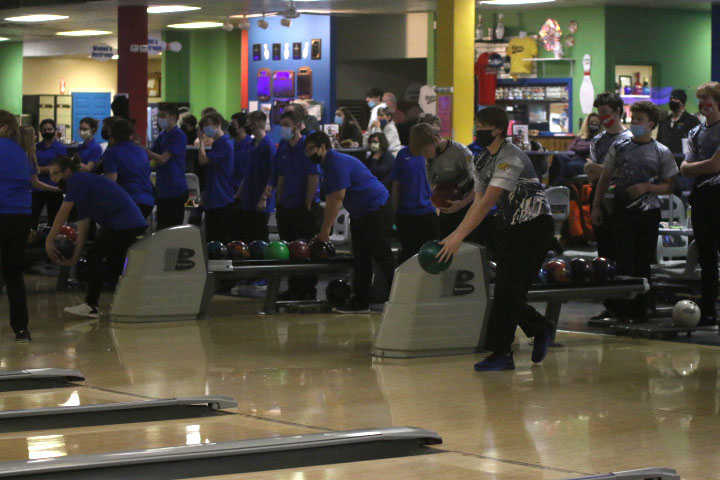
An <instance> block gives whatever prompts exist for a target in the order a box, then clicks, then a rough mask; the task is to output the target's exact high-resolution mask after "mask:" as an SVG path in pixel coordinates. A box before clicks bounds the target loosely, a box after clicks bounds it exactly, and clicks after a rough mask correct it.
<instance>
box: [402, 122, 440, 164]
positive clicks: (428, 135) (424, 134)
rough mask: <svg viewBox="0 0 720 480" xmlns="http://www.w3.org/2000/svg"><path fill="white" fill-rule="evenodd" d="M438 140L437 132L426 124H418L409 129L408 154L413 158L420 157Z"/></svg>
mask: <svg viewBox="0 0 720 480" xmlns="http://www.w3.org/2000/svg"><path fill="white" fill-rule="evenodd" d="M438 140H440V135H438V132H437V130H435V129H434V128H433V127H432V126H430V125H429V124H427V123H418V124H417V125H414V126H413V127H412V128H411V129H410V142H409V143H410V145H409V147H410V153H412V155H413V156H417V155H420V154H421V152H422V150H423V149H424V148H425V147H427V146H428V145H432V144H434V143H435V142H436V141H438Z"/></svg>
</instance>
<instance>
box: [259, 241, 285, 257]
mask: <svg viewBox="0 0 720 480" xmlns="http://www.w3.org/2000/svg"><path fill="white" fill-rule="evenodd" d="M289 258H290V249H288V247H287V245H286V244H285V242H270V243H269V244H268V246H267V249H266V250H265V259H267V260H288V259H289Z"/></svg>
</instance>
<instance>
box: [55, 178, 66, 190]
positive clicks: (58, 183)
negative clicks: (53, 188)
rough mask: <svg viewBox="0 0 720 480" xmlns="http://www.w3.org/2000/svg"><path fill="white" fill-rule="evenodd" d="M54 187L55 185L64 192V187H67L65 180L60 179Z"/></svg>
mask: <svg viewBox="0 0 720 480" xmlns="http://www.w3.org/2000/svg"><path fill="white" fill-rule="evenodd" d="M55 185H57V187H58V188H59V189H60V190H62V191H63V192H64V191H65V187H67V180H65V179H64V178H61V179H60V180H58V181H57V183H56V184H55Z"/></svg>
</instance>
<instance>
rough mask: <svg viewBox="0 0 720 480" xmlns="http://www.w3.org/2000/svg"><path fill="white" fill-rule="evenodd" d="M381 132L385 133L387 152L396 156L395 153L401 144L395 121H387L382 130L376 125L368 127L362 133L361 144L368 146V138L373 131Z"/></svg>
mask: <svg viewBox="0 0 720 480" xmlns="http://www.w3.org/2000/svg"><path fill="white" fill-rule="evenodd" d="M379 132H382V133H384V134H385V138H387V141H388V152H390V153H392V154H393V156H397V153H398V152H399V151H400V149H401V148H402V145H401V144H400V134H399V133H398V131H397V127H396V126H395V122H388V123H387V124H386V125H385V128H383V129H382V130H381V129H380V128H378V127H370V129H369V130H368V131H367V133H366V134H365V135H363V146H364V147H365V148H368V146H369V141H368V140H369V139H370V135H372V134H373V133H379Z"/></svg>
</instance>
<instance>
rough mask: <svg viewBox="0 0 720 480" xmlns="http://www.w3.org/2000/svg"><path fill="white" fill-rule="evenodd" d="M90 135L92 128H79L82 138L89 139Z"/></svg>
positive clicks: (91, 135)
mask: <svg viewBox="0 0 720 480" xmlns="http://www.w3.org/2000/svg"><path fill="white" fill-rule="evenodd" d="M92 137H93V134H92V130H80V138H82V139H83V140H90V139H91V138H92Z"/></svg>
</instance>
